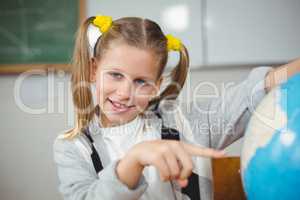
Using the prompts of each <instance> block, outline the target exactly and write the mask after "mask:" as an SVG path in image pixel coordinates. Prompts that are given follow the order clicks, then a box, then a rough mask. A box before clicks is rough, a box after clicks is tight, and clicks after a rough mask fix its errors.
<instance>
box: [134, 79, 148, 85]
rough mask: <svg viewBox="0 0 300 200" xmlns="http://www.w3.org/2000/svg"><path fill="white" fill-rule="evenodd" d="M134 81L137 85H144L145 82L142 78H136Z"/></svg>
mask: <svg viewBox="0 0 300 200" xmlns="http://www.w3.org/2000/svg"><path fill="white" fill-rule="evenodd" d="M135 82H136V83H137V84H138V85H146V84H147V82H146V81H145V80H143V79H136V80H135Z"/></svg>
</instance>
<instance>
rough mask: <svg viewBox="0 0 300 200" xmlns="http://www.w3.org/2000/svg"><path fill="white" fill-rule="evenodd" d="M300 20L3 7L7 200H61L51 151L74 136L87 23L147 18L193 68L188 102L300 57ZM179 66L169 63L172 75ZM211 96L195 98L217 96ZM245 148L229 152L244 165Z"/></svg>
mask: <svg viewBox="0 0 300 200" xmlns="http://www.w3.org/2000/svg"><path fill="white" fill-rule="evenodd" d="M41 4H43V5H41ZM299 10H300V1H299V0H226V1H219V0H181V1H179V0H152V1H143V0H131V1H116V0H105V1H104V0H77V1H74V0H60V1H58V0H53V1H51V0H45V1H42V2H41V1H37V0H26V1H25V0H9V1H8V0H1V6H0V73H1V74H0V95H1V98H0V112H1V115H0V125H1V131H0V199H1V200H19V199H22V200H33V199H44V200H56V199H58V200H59V199H62V198H61V196H60V194H59V193H58V190H57V187H58V180H57V176H56V171H55V170H56V169H55V165H54V163H53V155H52V144H53V141H54V139H55V137H56V136H57V135H58V134H60V133H62V132H63V131H64V130H67V129H70V128H72V127H73V122H74V115H73V108H72V107H73V106H72V102H71V94H70V92H69V88H70V83H69V78H70V76H69V73H68V72H67V71H66V69H68V65H67V63H69V61H70V58H71V55H72V48H73V42H74V34H75V31H76V27H77V26H78V21H79V19H83V18H85V17H87V16H92V15H97V14H104V15H110V16H112V17H113V18H114V19H116V18H119V17H123V16H139V17H144V18H149V19H152V20H154V21H156V22H158V24H160V25H161V27H162V29H163V31H164V33H166V34H168V33H171V34H173V35H174V36H176V37H179V38H180V39H181V40H182V42H183V43H184V44H185V45H186V46H187V48H188V50H189V52H190V59H191V70H190V75H189V79H188V81H187V83H186V86H185V87H186V88H185V90H184V91H183V92H182V96H181V97H180V98H181V100H186V97H187V96H189V95H191V91H193V90H194V89H195V88H196V87H197V86H199V84H201V83H204V82H208V83H213V84H214V85H215V86H216V87H217V88H219V89H220V88H222V87H223V86H224V85H226V84H238V83H239V82H240V81H242V80H243V79H245V78H246V77H247V75H248V73H249V71H250V70H251V69H252V68H253V67H257V66H278V65H280V64H284V63H286V62H287V61H290V60H292V59H295V58H297V57H299V56H300V37H299V35H300V21H299V19H300V12H299ZM177 61H178V55H177V54H176V53H171V54H170V61H169V63H168V67H169V69H170V68H171V67H172V66H174V65H175V64H176V62H177ZM26 70H30V71H29V73H28V72H27V73H24V71H26ZM206 86H207V85H206ZM206 86H205V87H203V88H201V89H200V90H197V91H198V92H200V93H201V94H203V95H212V94H214V90H213V88H211V87H206ZM220 92H221V89H220ZM240 147H241V140H239V141H237V142H236V143H234V144H233V145H231V146H230V147H229V148H228V151H229V152H230V154H231V155H239V153H240Z"/></svg>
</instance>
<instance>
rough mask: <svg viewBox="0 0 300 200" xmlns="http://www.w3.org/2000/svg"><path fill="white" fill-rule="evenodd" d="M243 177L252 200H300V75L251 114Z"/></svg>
mask: <svg viewBox="0 0 300 200" xmlns="http://www.w3.org/2000/svg"><path fill="white" fill-rule="evenodd" d="M241 173H242V182H243V187H244V190H245V193H246V196H247V199H249V200H256V199H264V200H269V199H270V200H271V199H272V200H274V199H276V200H280V199H286V200H293V199H298V200H299V199H300V74H297V75H294V76H292V77H291V78H289V79H288V80H287V81H286V82H285V83H284V84H282V85H280V86H279V87H277V88H275V89H273V90H272V91H271V92H269V94H268V95H266V97H265V98H264V99H263V100H262V101H261V102H260V104H259V105H258V106H257V108H256V109H255V111H254V112H253V113H252V117H251V119H250V121H249V124H248V127H247V129H246V132H245V137H244V143H243V148H242V154H241Z"/></svg>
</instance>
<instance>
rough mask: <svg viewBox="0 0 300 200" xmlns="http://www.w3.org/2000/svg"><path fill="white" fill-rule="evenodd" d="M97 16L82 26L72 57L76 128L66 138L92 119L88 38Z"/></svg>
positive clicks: (72, 136)
mask: <svg viewBox="0 0 300 200" xmlns="http://www.w3.org/2000/svg"><path fill="white" fill-rule="evenodd" d="M94 18H95V17H90V18H88V19H87V20H85V21H84V22H83V24H82V25H81V26H80V28H79V30H78V32H77V37H76V42H75V47H74V53H73V59H72V74H71V89H72V96H73V104H74V107H75V115H76V125H75V128H73V129H71V130H69V131H67V132H66V133H65V138H68V139H72V138H74V137H75V136H76V135H78V134H80V132H81V129H82V128H83V127H85V126H86V125H87V124H88V123H89V122H90V121H91V119H92V117H93V114H94V102H93V97H92V92H91V89H90V73H91V71H90V58H91V56H90V52H89V46H88V39H87V29H88V26H89V25H90V24H91V23H92V21H93V19H94Z"/></svg>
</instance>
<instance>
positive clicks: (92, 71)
mask: <svg viewBox="0 0 300 200" xmlns="http://www.w3.org/2000/svg"><path fill="white" fill-rule="evenodd" d="M96 74H97V61H96V59H95V58H91V59H90V82H96Z"/></svg>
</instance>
